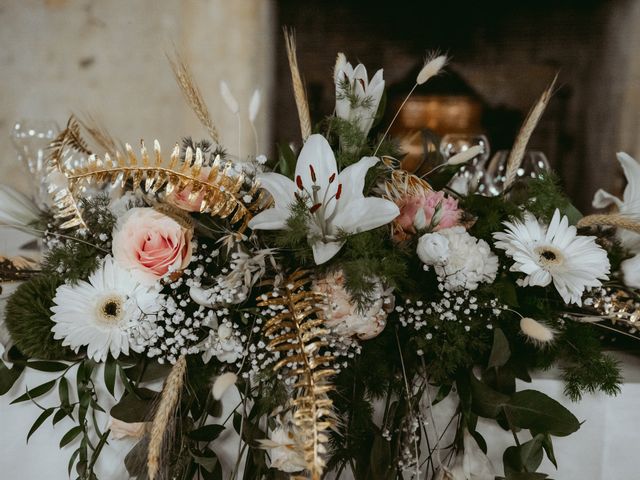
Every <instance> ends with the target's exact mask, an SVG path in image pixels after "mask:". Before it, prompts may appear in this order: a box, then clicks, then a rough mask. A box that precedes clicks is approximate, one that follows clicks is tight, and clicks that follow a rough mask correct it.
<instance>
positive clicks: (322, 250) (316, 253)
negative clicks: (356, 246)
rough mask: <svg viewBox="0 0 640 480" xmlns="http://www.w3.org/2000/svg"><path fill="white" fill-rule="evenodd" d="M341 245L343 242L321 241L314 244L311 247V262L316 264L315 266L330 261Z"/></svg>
mask: <svg viewBox="0 0 640 480" xmlns="http://www.w3.org/2000/svg"><path fill="white" fill-rule="evenodd" d="M343 245H344V242H323V241H321V240H318V241H317V242H315V243H314V244H313V245H311V247H312V249H313V260H314V261H315V262H316V265H322V264H323V263H326V262H328V261H329V260H331V259H332V258H333V257H334V256H335V254H336V253H338V252H339V251H340V249H341V248H342V246H343Z"/></svg>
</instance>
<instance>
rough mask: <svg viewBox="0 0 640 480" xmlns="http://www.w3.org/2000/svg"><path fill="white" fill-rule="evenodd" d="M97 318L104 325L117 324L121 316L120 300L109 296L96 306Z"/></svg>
mask: <svg viewBox="0 0 640 480" xmlns="http://www.w3.org/2000/svg"><path fill="white" fill-rule="evenodd" d="M97 309H98V317H99V318H100V319H101V320H102V321H103V322H105V323H117V322H118V321H120V317H121V316H122V299H121V298H120V297H118V296H109V297H106V298H104V299H102V301H101V302H100V303H99V304H98V305H97Z"/></svg>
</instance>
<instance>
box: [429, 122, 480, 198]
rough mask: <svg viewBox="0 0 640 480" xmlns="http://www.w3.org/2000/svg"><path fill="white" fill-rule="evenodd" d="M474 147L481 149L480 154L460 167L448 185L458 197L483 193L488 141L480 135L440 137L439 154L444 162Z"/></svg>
mask: <svg viewBox="0 0 640 480" xmlns="http://www.w3.org/2000/svg"><path fill="white" fill-rule="evenodd" d="M476 145H480V146H481V147H482V153H480V154H478V155H476V156H475V157H473V158H472V159H471V160H469V161H468V162H466V163H465V164H464V165H462V166H461V167H460V168H459V169H458V172H457V173H456V174H455V175H454V176H453V178H452V179H451V181H450V182H449V184H448V187H449V188H450V189H451V190H453V191H454V192H456V193H458V194H460V195H468V194H470V193H475V192H478V193H483V192H484V189H485V185H484V183H483V182H482V177H483V176H484V171H485V164H486V162H487V160H488V159H489V140H487V137H486V136H484V135H480V134H465V133H451V134H447V135H445V136H444V137H442V141H441V142H440V153H441V154H442V156H443V157H444V159H445V160H449V159H450V158H451V157H453V156H454V155H457V154H458V153H462V152H464V151H466V150H468V149H470V148H471V147H474V146H476Z"/></svg>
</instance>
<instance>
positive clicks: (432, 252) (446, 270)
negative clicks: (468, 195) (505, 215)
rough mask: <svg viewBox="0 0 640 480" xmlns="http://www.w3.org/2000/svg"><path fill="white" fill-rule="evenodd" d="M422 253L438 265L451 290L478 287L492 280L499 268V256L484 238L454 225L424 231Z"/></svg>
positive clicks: (420, 252)
mask: <svg viewBox="0 0 640 480" xmlns="http://www.w3.org/2000/svg"><path fill="white" fill-rule="evenodd" d="M418 256H419V257H420V259H421V260H422V261H423V262H424V263H425V265H430V266H433V267H434V270H435V272H436V275H437V276H438V279H439V280H440V281H441V282H442V284H443V287H444V288H445V289H446V290H449V291H457V290H475V289H476V288H478V285H479V284H480V283H483V282H486V283H491V282H493V281H494V280H495V278H496V274H497V272H498V257H496V255H494V254H493V252H492V251H491V249H490V248H489V245H488V244H487V242H485V241H484V240H479V239H477V238H475V237H472V236H471V235H469V234H468V233H467V231H466V230H465V229H464V227H452V228H446V229H444V230H440V231H439V232H435V233H428V234H425V235H423V236H422V237H421V238H420V240H419V241H418Z"/></svg>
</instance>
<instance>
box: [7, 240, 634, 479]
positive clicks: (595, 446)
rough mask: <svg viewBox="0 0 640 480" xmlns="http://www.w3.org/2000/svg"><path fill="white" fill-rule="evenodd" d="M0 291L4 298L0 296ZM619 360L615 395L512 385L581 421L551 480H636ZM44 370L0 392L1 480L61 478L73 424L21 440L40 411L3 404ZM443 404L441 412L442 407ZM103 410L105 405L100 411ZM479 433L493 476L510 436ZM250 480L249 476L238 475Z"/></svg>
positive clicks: (113, 459)
mask: <svg viewBox="0 0 640 480" xmlns="http://www.w3.org/2000/svg"><path fill="white" fill-rule="evenodd" d="M23 240H25V237H24V236H20V235H16V234H14V233H9V232H7V231H6V230H0V254H10V255H11V254H15V253H16V252H17V246H18V245H20V244H21V243H22V241H23ZM3 295H6V293H5V294H3ZM617 355H618V356H619V357H620V359H621V360H622V362H623V366H624V368H623V372H624V378H625V383H624V385H623V386H622V392H621V394H620V395H618V396H616V397H608V396H605V395H601V394H597V395H587V396H586V397H585V398H584V399H583V400H582V402H580V403H572V402H570V401H569V400H568V399H567V398H566V397H564V395H563V393H562V391H563V384H562V382H561V381H560V380H558V376H557V372H555V371H553V370H551V371H549V372H544V373H539V374H537V375H535V376H534V380H533V383H532V384H530V385H528V384H522V383H521V384H520V385H519V388H520V389H523V388H534V389H537V390H540V391H542V392H544V393H546V394H547V395H549V396H551V397H552V398H554V399H556V400H558V401H559V402H561V403H563V404H565V405H566V406H567V407H568V408H569V409H570V410H571V411H572V412H573V413H574V414H575V415H576V416H577V417H578V419H579V420H581V421H584V424H583V425H582V427H581V428H580V430H578V432H576V433H575V434H573V435H571V436H569V437H566V438H554V445H555V452H556V458H557V460H558V463H559V468H558V470H557V471H556V470H555V467H553V465H551V464H550V463H549V462H548V461H546V460H545V462H544V464H543V466H542V467H541V469H540V471H543V472H545V473H547V474H549V475H550V476H551V477H552V478H555V479H559V480H610V479H616V480H635V479H638V478H640V467H638V465H636V460H637V457H636V455H638V445H640V408H639V404H640V359H639V358H637V357H633V356H625V355H621V354H617ZM50 378H51V374H45V373H41V372H36V371H33V370H30V371H28V373H27V374H26V375H24V376H23V377H22V378H21V379H20V380H19V381H18V382H16V384H15V385H14V387H13V389H12V391H11V392H10V393H9V394H8V395H5V396H2V397H0V479H1V480H14V479H15V480H18V479H20V480H39V479H47V480H66V479H68V476H67V463H68V461H69V457H70V455H71V452H73V450H74V449H75V445H74V444H71V445H69V446H66V447H64V448H63V449H62V450H59V449H58V443H59V441H60V438H62V436H63V435H64V433H65V432H66V431H67V430H69V429H70V428H71V427H72V426H73V423H72V422H71V421H70V420H69V419H64V420H62V421H61V422H60V423H58V424H57V425H56V426H55V427H52V426H51V421H50V420H47V421H46V422H45V424H44V425H43V426H42V427H40V429H39V430H38V431H37V432H36V433H35V434H34V435H33V436H32V437H31V439H30V441H29V444H28V445H27V444H26V443H25V439H26V435H27V432H28V430H29V428H30V427H31V425H32V423H33V422H34V421H35V419H36V418H37V417H38V415H39V414H40V412H41V410H40V409H39V408H38V407H36V406H35V405H33V404H31V403H30V402H25V403H22V404H18V405H9V402H10V401H11V400H12V399H14V398H16V397H17V396H18V395H20V394H22V393H24V391H25V388H31V387H34V386H36V385H39V384H40V383H43V382H44V381H45V380H46V379H50ZM232 397H235V396H234V395H233V394H232V395H231V396H230V397H229V398H228V399H227V402H226V409H229V408H230V406H231V405H235V404H236V403H237V397H235V398H232ZM101 398H103V399H105V400H104V405H105V406H108V407H109V406H111V405H112V404H113V403H114V400H113V399H112V398H111V397H110V395H109V394H108V393H107V392H106V391H102V392H101ZM56 400H57V392H55V391H52V392H50V393H49V394H47V395H45V396H43V397H41V399H39V403H41V404H42V405H44V406H45V407H46V406H51V405H53V404H54V402H55V401H56ZM446 408H447V407H446V405H443V407H442V409H443V410H446ZM107 411H108V410H107ZM444 414H445V412H444V411H441V412H439V413H438V412H437V411H436V423H440V424H441V425H440V428H442V427H443V426H444V423H443V422H445V423H446V420H445V418H444ZM99 418H100V421H101V422H102V424H103V425H105V426H106V425H107V423H108V418H107V417H106V416H104V415H101V416H100V417H99ZM480 431H481V432H482V433H483V435H484V437H485V439H487V443H488V445H489V457H490V458H491V460H492V462H493V464H494V466H495V467H496V468H497V473H498V474H502V471H501V465H502V462H501V456H502V452H503V451H504V449H505V448H506V447H507V446H509V445H511V444H512V442H513V439H512V437H511V435H510V434H508V433H506V432H504V431H502V430H501V429H500V428H499V427H497V426H495V425H493V424H489V423H488V422H481V424H480ZM237 442H238V439H237V436H236V435H235V433H233V434H232V432H226V433H225V434H224V436H223V437H221V438H220V439H219V440H218V441H217V442H216V444H217V450H218V451H219V453H220V457H221V461H222V463H223V466H224V469H225V471H226V472H228V471H230V468H232V465H233V464H232V462H233V458H234V454H235V452H236V451H237V445H238V443H237ZM132 445H133V443H132V442H131V441H129V440H111V441H110V442H109V445H107V446H106V447H105V449H104V451H103V453H102V455H101V459H100V461H99V462H98V464H97V473H98V476H99V478H100V479H101V480H119V479H124V478H127V475H126V470H125V469H124V466H123V462H122V460H123V458H124V455H125V454H126V452H128V450H129V449H130V448H131V446H132ZM246 480H252V479H246Z"/></svg>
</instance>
